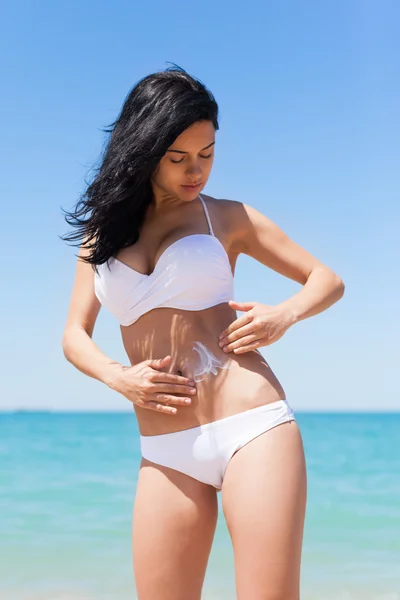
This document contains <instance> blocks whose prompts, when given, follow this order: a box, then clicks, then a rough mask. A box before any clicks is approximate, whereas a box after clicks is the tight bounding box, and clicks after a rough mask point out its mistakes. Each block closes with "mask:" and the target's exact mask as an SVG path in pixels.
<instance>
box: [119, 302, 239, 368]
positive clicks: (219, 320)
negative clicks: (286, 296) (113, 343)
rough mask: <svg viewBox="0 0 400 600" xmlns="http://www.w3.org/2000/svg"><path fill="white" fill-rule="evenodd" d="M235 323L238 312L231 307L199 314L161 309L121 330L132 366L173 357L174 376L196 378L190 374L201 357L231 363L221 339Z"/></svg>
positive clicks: (196, 312)
mask: <svg viewBox="0 0 400 600" xmlns="http://www.w3.org/2000/svg"><path fill="white" fill-rule="evenodd" d="M235 319H236V311H235V310H233V309H231V308H230V306H229V304H227V303H222V304H218V305H216V306H212V307H211V308H207V309H204V310H199V311H188V310H180V309H175V308H157V309H155V310H152V311H150V312H148V313H146V314H145V315H143V317H141V318H140V319H139V321H137V322H136V323H134V324H133V325H131V326H129V327H121V332H122V339H123V343H124V347H125V351H126V353H127V355H128V358H129V360H130V362H131V364H136V363H138V362H141V361H143V360H147V359H154V358H163V357H164V356H165V355H166V354H170V355H171V363H170V367H169V370H170V372H175V373H176V372H177V371H182V373H183V374H184V375H185V376H188V377H192V376H193V372H190V373H189V371H195V370H196V365H197V366H198V363H199V357H200V354H202V355H203V359H205V353H207V356H208V357H209V358H210V359H211V355H213V356H214V357H215V358H216V359H217V360H218V361H219V362H221V361H222V362H226V361H227V360H229V358H228V357H227V356H226V355H225V353H224V352H223V351H222V350H221V348H220V347H219V345H218V342H219V335H220V333H221V332H222V331H223V329H225V328H226V327H228V325H229V324H230V323H232V321H234V320H235ZM173 369H174V370H173Z"/></svg>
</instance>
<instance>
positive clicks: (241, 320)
mask: <svg viewBox="0 0 400 600" xmlns="http://www.w3.org/2000/svg"><path fill="white" fill-rule="evenodd" d="M252 319H253V315H252V314H250V313H245V314H244V315H242V316H241V317H239V318H238V319H236V320H235V321H233V323H231V324H230V325H229V326H228V327H227V328H226V329H224V331H222V333H221V335H220V336H219V339H221V338H224V337H225V336H227V335H229V334H230V333H232V332H233V331H236V329H239V328H240V327H243V325H246V324H247V323H250V321H251V320H252Z"/></svg>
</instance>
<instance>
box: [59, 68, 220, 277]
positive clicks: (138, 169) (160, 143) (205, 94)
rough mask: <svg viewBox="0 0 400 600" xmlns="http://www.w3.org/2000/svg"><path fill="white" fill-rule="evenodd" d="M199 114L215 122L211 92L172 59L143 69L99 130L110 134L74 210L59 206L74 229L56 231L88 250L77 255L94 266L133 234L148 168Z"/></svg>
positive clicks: (147, 197) (147, 196)
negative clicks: (117, 110) (114, 113)
mask: <svg viewBox="0 0 400 600" xmlns="http://www.w3.org/2000/svg"><path fill="white" fill-rule="evenodd" d="M202 120H207V121H211V122H212V123H213V125H214V127H215V129H216V130H217V129H218V128H219V125H218V105H217V103H216V101H215V99H214V96H213V95H212V94H211V92H210V91H209V90H208V89H207V88H206V87H205V85H204V84H203V83H202V82H201V81H200V80H198V79H195V78H194V77H192V76H191V75H189V74H188V73H187V72H186V71H185V70H184V69H182V68H181V67H178V66H177V65H175V64H174V65H173V66H172V67H169V68H167V69H166V70H164V71H160V72H157V73H153V74H151V75H147V76H146V77H144V78H143V79H141V80H140V81H139V82H138V83H137V84H136V85H135V86H134V87H133V88H132V89H131V91H130V92H129V93H128V95H127V97H126V99H125V101H124V103H123V106H122V109H121V112H120V114H119V116H118V118H117V120H116V121H114V122H113V123H111V125H108V126H107V127H106V129H102V130H101V131H104V132H105V133H108V134H109V138H108V140H106V142H105V144H104V146H103V150H102V153H101V156H100V164H99V166H97V167H95V168H94V171H95V176H94V178H93V180H92V182H91V183H90V184H89V183H88V182H87V181H86V180H85V184H86V185H87V186H88V187H87V189H86V191H85V192H84V193H83V194H82V195H81V196H80V198H79V200H78V202H77V203H76V205H75V209H74V210H73V211H71V212H69V211H65V210H64V209H63V208H62V207H61V210H62V211H63V212H64V214H65V220H66V221H67V223H68V224H69V225H71V226H73V227H75V228H76V229H75V230H74V231H73V232H71V233H69V234H66V235H64V236H60V237H61V239H63V240H64V241H66V242H69V243H71V245H73V246H80V245H81V243H82V242H84V246H85V248H86V249H87V250H88V253H87V255H85V256H80V259H81V260H84V261H85V262H88V263H90V264H92V265H94V268H95V270H96V265H99V264H102V263H104V262H106V261H108V259H109V258H111V257H112V256H115V255H116V254H117V253H118V251H119V250H121V249H122V248H126V247H127V246H130V245H132V244H134V243H135V242H136V241H137V240H138V238H139V233H140V229H141V226H142V224H143V221H144V217H145V214H146V211H147V208H148V206H149V205H150V204H151V203H152V202H153V192H152V187H151V183H150V178H151V176H152V174H153V173H154V171H155V170H156V168H157V165H158V163H159V161H160V160H161V158H162V157H163V156H164V154H165V153H166V151H167V150H168V148H169V146H171V144H173V142H174V141H175V140H176V138H177V137H178V136H179V135H180V134H181V133H182V132H183V131H184V130H185V129H186V128H187V127H189V126H190V125H192V124H193V123H195V122H197V121H202ZM97 162H98V161H97ZM77 241H78V243H73V242H77Z"/></svg>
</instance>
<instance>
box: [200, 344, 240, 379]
mask: <svg viewBox="0 0 400 600" xmlns="http://www.w3.org/2000/svg"><path fill="white" fill-rule="evenodd" d="M193 350H195V351H196V352H197V353H198V355H199V362H198V364H196V366H195V368H194V373H193V379H194V380H195V382H196V383H198V382H199V381H203V379H205V378H206V376H207V375H209V374H210V373H212V374H213V375H217V373H218V371H217V369H229V367H230V366H231V364H232V361H231V360H228V361H227V363H225V364H223V363H222V361H221V360H220V359H219V358H217V357H216V356H215V354H213V353H212V352H211V350H209V349H208V348H207V346H205V345H204V344H202V343H201V342H195V343H194V346H193Z"/></svg>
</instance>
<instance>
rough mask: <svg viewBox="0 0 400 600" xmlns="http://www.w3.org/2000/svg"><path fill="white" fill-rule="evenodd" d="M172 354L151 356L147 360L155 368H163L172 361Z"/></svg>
mask: <svg viewBox="0 0 400 600" xmlns="http://www.w3.org/2000/svg"><path fill="white" fill-rule="evenodd" d="M170 360H171V356H170V355H168V356H164V358H151V359H149V360H148V361H146V362H147V364H148V365H149V366H150V367H152V368H153V369H162V368H164V367H166V366H167V364H168V363H169V362H170Z"/></svg>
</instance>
